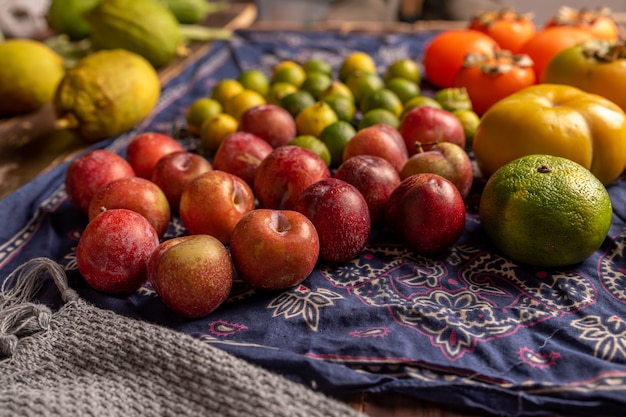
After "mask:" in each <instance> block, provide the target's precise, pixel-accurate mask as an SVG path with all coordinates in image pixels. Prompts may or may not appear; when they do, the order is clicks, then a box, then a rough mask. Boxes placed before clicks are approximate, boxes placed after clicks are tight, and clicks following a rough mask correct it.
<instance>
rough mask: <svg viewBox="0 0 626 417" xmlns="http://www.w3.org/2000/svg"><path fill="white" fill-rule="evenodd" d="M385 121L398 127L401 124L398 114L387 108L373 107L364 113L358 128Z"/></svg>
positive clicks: (384, 122)
mask: <svg viewBox="0 0 626 417" xmlns="http://www.w3.org/2000/svg"><path fill="white" fill-rule="evenodd" d="M379 123H383V124H386V125H389V126H391V127H393V128H394V129H397V128H398V126H399V125H400V119H398V116H396V115H395V114H393V113H392V112H390V111H389V110H386V109H373V110H370V111H368V112H367V113H365V114H364V115H363V117H362V118H361V120H359V122H358V124H357V130H362V129H365V128H366V127H369V126H372V125H376V124H379Z"/></svg>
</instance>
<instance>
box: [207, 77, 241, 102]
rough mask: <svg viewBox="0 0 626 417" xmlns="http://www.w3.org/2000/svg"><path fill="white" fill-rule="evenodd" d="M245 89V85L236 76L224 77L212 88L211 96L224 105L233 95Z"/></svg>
mask: <svg viewBox="0 0 626 417" xmlns="http://www.w3.org/2000/svg"><path fill="white" fill-rule="evenodd" d="M243 90H244V87H243V85H242V84H241V83H240V82H239V81H237V80H235V79H234V78H224V79H222V80H220V81H219V82H218V83H217V84H215V87H213V90H211V98H213V99H215V100H217V101H219V103H220V104H221V105H222V107H224V106H225V105H226V102H227V101H228V100H229V99H230V98H231V97H233V96H236V95H237V94H239V93H241V92H242V91H243Z"/></svg>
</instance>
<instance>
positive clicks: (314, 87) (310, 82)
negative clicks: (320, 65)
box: [300, 71, 333, 100]
mask: <svg viewBox="0 0 626 417" xmlns="http://www.w3.org/2000/svg"><path fill="white" fill-rule="evenodd" d="M332 82H333V80H332V78H330V76H329V75H327V74H324V73H323V72H319V71H311V72H307V74H306V79H305V80H304V83H302V86H301V87H300V89H302V90H304V91H308V92H309V93H311V95H312V96H313V97H315V99H316V100H317V99H319V97H320V95H321V94H322V92H323V91H324V90H326V89H327V88H328V87H329V86H330V84H331V83H332Z"/></svg>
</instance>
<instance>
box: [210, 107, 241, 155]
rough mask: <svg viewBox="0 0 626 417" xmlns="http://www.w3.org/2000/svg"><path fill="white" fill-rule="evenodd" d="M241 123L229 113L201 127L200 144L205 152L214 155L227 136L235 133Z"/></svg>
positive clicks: (216, 116) (217, 115) (219, 115)
mask: <svg viewBox="0 0 626 417" xmlns="http://www.w3.org/2000/svg"><path fill="white" fill-rule="evenodd" d="M238 127H239V123H238V122H237V119H235V118H234V117H233V116H231V115H230V114H227V113H220V114H216V115H215V116H213V117H211V118H209V119H207V120H205V121H204V123H202V126H200V143H201V144H202V147H203V148H204V150H205V151H207V152H208V153H209V154H214V153H215V152H216V151H217V148H219V147H220V145H221V144H222V142H223V140H224V139H225V138H226V136H228V135H230V134H231V133H235V132H236V131H237V128H238Z"/></svg>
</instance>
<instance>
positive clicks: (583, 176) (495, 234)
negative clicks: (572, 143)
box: [479, 155, 613, 268]
mask: <svg viewBox="0 0 626 417" xmlns="http://www.w3.org/2000/svg"><path fill="white" fill-rule="evenodd" d="M479 216H480V222H481V224H482V226H483V228H484V230H485V232H486V233H487V235H488V236H489V238H490V240H491V241H492V242H493V244H494V245H495V246H496V247H497V248H498V249H499V250H500V251H501V252H502V253H503V254H504V255H505V256H507V257H509V258H510V259H512V260H514V261H516V262H519V263H522V264H527V265H533V266H539V267H548V268H550V267H564V266H568V265H573V264H576V263H579V262H582V261H584V260H585V259H587V258H588V257H589V256H591V254H593V253H594V252H595V251H596V250H597V249H598V248H600V246H601V245H602V243H603V242H604V240H605V238H606V236H607V233H608V231H609V228H610V226H611V220H612V216H613V210H612V206H611V199H610V197H609V194H608V192H607V190H606V188H605V187H604V185H602V183H601V182H600V181H599V180H598V179H597V178H596V177H595V176H594V175H593V174H592V173H591V172H590V171H589V170H587V169H586V168H584V167H583V166H581V165H579V164H577V163H575V162H573V161H572V160H570V159H566V158H561V157H557V156H550V155H527V156H524V157H521V158H519V159H516V160H514V161H511V162H509V163H508V164H506V165H503V166H502V167H500V168H499V169H498V170H496V172H495V173H493V174H492V176H491V177H490V178H489V180H488V181H487V183H486V184H485V188H484V189H483V192H482V194H481V198H480V205H479Z"/></svg>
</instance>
